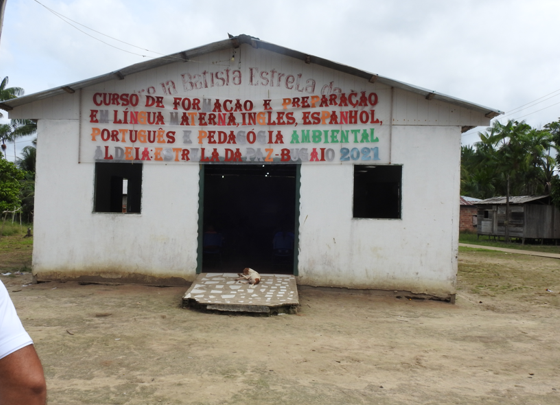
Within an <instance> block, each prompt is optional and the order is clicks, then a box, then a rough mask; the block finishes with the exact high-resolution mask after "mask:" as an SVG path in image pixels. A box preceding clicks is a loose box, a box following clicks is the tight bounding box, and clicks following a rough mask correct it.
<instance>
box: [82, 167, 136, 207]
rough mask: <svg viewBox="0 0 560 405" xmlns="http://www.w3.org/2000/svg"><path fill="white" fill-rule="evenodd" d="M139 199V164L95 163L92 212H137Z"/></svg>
mask: <svg viewBox="0 0 560 405" xmlns="http://www.w3.org/2000/svg"><path fill="white" fill-rule="evenodd" d="M141 199H142V165H141V164H130V163H96V164H95V199H94V210H93V211H94V212H121V213H130V214H139V213H140V209H141Z"/></svg>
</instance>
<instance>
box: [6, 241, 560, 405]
mask: <svg viewBox="0 0 560 405" xmlns="http://www.w3.org/2000/svg"><path fill="white" fill-rule="evenodd" d="M460 267H461V271H460V274H459V284H458V287H459V294H458V299H457V303H456V305H452V304H448V303H442V302H436V301H416V300H412V301H410V300H408V299H396V298H394V297H383V296H376V295H373V294H369V293H362V292H357V291H344V290H329V289H315V288H305V287H304V288H300V290H299V293H300V298H301V303H302V307H301V311H300V314H299V315H282V316H273V317H250V316H228V315H216V314H207V313H200V312H196V311H191V310H186V309H182V308H180V306H179V305H180V302H181V296H182V294H183V293H184V292H185V290H186V288H155V287H144V286H130V285H120V286H108V285H79V284H77V283H72V282H68V283H64V284H63V283H55V282H51V283H43V284H33V285H29V286H27V287H22V285H24V284H27V282H29V280H30V276H29V275H24V276H16V277H2V281H3V282H4V283H5V284H6V285H7V286H8V290H9V291H10V294H11V296H12V298H13V300H14V302H15V305H16V307H17V309H18V312H19V314H20V317H21V318H22V321H23V323H24V325H25V326H26V328H27V329H28V331H29V332H30V334H31V335H32V337H33V338H34V340H35V343H36V347H37V351H38V352H39V355H40V357H41V359H42V361H43V365H44V367H45V372H46V376H47V384H48V389H49V401H50V402H49V403H51V404H298V405H300V404H301V405H304V404H305V405H307V404H321V405H325V404H504V403H507V404H524V405H525V404H558V403H560V316H559V309H560V300H559V298H560V295H559V294H558V291H560V279H559V277H558V276H559V275H560V261H558V260H555V259H546V258H540V257H532V256H520V255H508V254H505V253H501V252H476V251H473V252H465V253H461V255H460ZM546 288H549V289H550V290H552V291H554V292H552V293H550V292H547V291H546ZM18 290H20V291H18Z"/></svg>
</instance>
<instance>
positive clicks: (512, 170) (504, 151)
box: [481, 120, 532, 243]
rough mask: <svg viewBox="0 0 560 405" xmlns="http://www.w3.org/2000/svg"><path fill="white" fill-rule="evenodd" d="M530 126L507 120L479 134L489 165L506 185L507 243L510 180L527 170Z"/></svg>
mask: <svg viewBox="0 0 560 405" xmlns="http://www.w3.org/2000/svg"><path fill="white" fill-rule="evenodd" d="M531 129H532V128H531V126H529V125H528V124H526V123H525V121H522V122H518V121H513V120H509V121H508V122H507V123H506V124H502V123H500V122H499V121H498V120H496V121H494V123H493V124H492V126H491V127H490V129H489V130H488V133H487V134H481V142H482V143H484V144H486V145H487V146H489V147H490V148H489V151H493V152H491V153H489V155H488V158H489V163H490V164H491V165H492V166H493V167H494V169H495V170H496V172H497V173H496V174H498V175H502V176H503V177H505V183H506V218H505V221H504V226H505V240H506V243H508V242H509V217H510V209H509V197H510V185H511V179H512V177H513V178H518V177H520V176H522V175H523V171H524V170H525V169H526V168H527V165H526V163H527V151H526V147H527V140H528V135H527V134H528V133H529V132H530V131H531Z"/></svg>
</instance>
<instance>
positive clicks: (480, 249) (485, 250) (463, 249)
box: [459, 246, 496, 253]
mask: <svg viewBox="0 0 560 405" xmlns="http://www.w3.org/2000/svg"><path fill="white" fill-rule="evenodd" d="M459 252H487V253H495V252H496V251H495V250H490V249H484V248H471V247H466V246H459Z"/></svg>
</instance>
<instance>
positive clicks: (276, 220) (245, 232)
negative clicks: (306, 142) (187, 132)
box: [199, 164, 299, 274]
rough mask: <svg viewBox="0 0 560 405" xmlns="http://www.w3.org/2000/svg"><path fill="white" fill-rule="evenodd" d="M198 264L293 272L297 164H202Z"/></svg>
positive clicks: (216, 268)
mask: <svg viewBox="0 0 560 405" xmlns="http://www.w3.org/2000/svg"><path fill="white" fill-rule="evenodd" d="M201 180H203V182H204V183H203V189H202V191H201V195H200V204H201V207H202V223H201V224H200V227H201V229H200V231H199V234H200V240H199V245H200V246H201V249H199V252H201V254H200V255H199V260H200V259H202V262H201V263H200V262H199V269H200V271H201V272H203V273H207V272H232V273H238V272H241V271H242V270H243V269H244V268H245V267H251V268H253V269H255V270H257V271H258V272H259V273H283V274H294V268H295V264H294V258H295V256H294V252H295V251H296V249H295V246H297V229H296V227H297V224H296V196H297V195H298V192H299V190H298V187H299V186H298V185H299V182H298V167H297V165H284V164H280V165H278V164H276V165H262V164H260V165H256V164H251V165H249V164H247V165H218V164H217V165H205V166H202V167H201Z"/></svg>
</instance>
